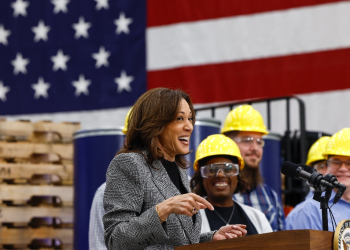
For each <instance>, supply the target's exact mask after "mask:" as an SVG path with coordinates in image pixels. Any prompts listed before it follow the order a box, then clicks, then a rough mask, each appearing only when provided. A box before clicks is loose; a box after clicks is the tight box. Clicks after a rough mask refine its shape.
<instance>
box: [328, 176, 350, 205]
mask: <svg viewBox="0 0 350 250" xmlns="http://www.w3.org/2000/svg"><path fill="white" fill-rule="evenodd" d="M324 178H325V179H326V180H327V181H328V182H330V183H332V184H333V186H334V187H335V188H337V189H338V192H337V193H336V195H335V197H334V200H333V204H336V203H337V202H338V201H339V200H340V198H341V197H342V195H343V194H344V191H345V189H346V186H345V185H344V184H342V183H340V182H338V180H337V177H335V176H334V175H333V174H327V175H325V176H324Z"/></svg>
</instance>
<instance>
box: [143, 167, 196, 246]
mask: <svg viewBox="0 0 350 250" xmlns="http://www.w3.org/2000/svg"><path fill="white" fill-rule="evenodd" d="M149 168H150V171H151V174H152V176H153V182H154V184H155V185H156V186H157V188H158V190H159V192H160V193H161V195H162V196H163V197H164V200H166V199H169V198H171V197H174V196H176V195H180V194H181V193H180V191H179V190H178V189H177V188H176V187H175V185H174V183H173V182H172V181H171V179H170V177H169V175H168V173H167V171H166V170H165V168H164V166H163V164H162V163H161V162H160V161H155V162H154V163H153V167H151V166H150V167H149ZM178 170H179V172H180V179H181V182H182V184H183V185H184V187H185V188H186V190H187V192H190V190H189V184H188V183H189V182H188V176H187V173H186V170H184V169H181V168H179V167H178ZM175 216H176V217H177V218H178V220H179V221H180V223H181V225H182V227H183V229H184V231H185V234H186V235H187V238H188V240H189V241H190V242H191V243H192V244H194V243H197V242H198V238H199V237H198V235H199V232H197V233H195V232H194V231H193V230H194V229H197V226H196V225H194V224H193V221H192V218H191V217H188V216H186V215H179V214H175ZM194 216H196V220H195V221H196V224H197V223H198V219H199V218H198V213H197V214H195V215H194ZM195 235H197V237H196V236H195Z"/></svg>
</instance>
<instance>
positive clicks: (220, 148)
mask: <svg viewBox="0 0 350 250" xmlns="http://www.w3.org/2000/svg"><path fill="white" fill-rule="evenodd" d="M213 155H229V156H235V157H237V158H238V165H239V168H240V169H241V170H242V169H243V167H244V161H243V158H242V156H241V152H240V151H239V148H238V146H237V144H236V143H235V142H234V141H233V140H232V139H231V138H228V137H227V136H224V135H221V134H215V135H210V136H208V137H207V138H206V139H204V140H203V141H202V142H201V143H200V144H199V146H198V148H197V151H196V159H195V161H194V164H193V168H194V170H195V171H197V170H198V169H199V163H198V161H199V160H201V159H204V158H206V157H208V156H213Z"/></svg>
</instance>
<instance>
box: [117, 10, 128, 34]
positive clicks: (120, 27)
mask: <svg viewBox="0 0 350 250" xmlns="http://www.w3.org/2000/svg"><path fill="white" fill-rule="evenodd" d="M130 23H132V18H125V15H124V12H121V13H120V14H119V19H115V20H114V24H115V25H117V30H116V33H117V34H120V33H122V32H124V33H125V34H129V24H130Z"/></svg>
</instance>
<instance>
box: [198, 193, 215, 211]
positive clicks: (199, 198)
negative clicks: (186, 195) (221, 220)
mask: <svg viewBox="0 0 350 250" xmlns="http://www.w3.org/2000/svg"><path fill="white" fill-rule="evenodd" d="M196 202H198V203H202V204H203V205H204V206H205V207H207V208H209V209H210V210H214V207H213V205H212V204H211V203H210V202H209V201H207V200H206V199H204V198H203V197H200V196H198V195H197V196H196Z"/></svg>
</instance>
